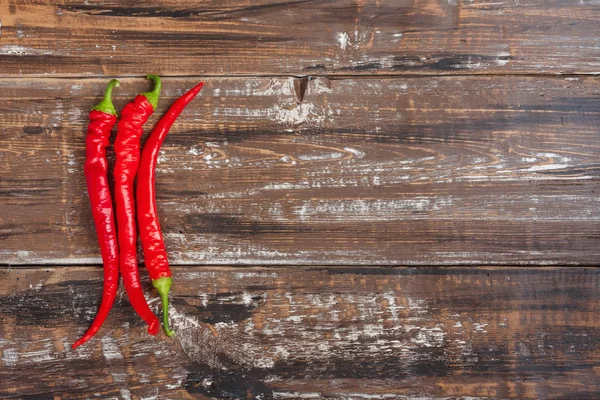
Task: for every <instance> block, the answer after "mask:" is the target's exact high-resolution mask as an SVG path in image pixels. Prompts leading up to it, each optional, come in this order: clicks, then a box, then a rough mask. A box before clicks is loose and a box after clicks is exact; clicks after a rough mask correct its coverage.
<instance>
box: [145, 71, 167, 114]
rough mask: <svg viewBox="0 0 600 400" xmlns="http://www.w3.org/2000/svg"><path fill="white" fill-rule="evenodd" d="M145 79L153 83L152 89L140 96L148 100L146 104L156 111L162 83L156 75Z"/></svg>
mask: <svg viewBox="0 0 600 400" xmlns="http://www.w3.org/2000/svg"><path fill="white" fill-rule="evenodd" d="M146 79H149V80H151V81H153V82H154V89H152V90H151V91H150V92H145V93H142V96H144V97H145V98H146V99H148V103H150V105H151V106H152V108H153V109H156V106H158V96H159V95H160V91H161V89H162V82H161V80H160V77H159V76H158V75H148V76H146Z"/></svg>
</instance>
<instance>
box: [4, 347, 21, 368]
mask: <svg viewBox="0 0 600 400" xmlns="http://www.w3.org/2000/svg"><path fill="white" fill-rule="evenodd" d="M18 362H19V353H18V352H17V349H12V348H11V349H3V350H2V363H3V364H4V365H5V366H7V367H14V366H15V365H17V363H18Z"/></svg>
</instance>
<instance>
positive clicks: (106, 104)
mask: <svg viewBox="0 0 600 400" xmlns="http://www.w3.org/2000/svg"><path fill="white" fill-rule="evenodd" d="M116 87H119V81H118V80H116V79H111V81H110V82H108V86H107V87H106V90H105V91H104V99H102V101H101V102H100V103H98V104H97V105H96V106H94V108H92V110H96V111H101V112H103V113H105V114H111V115H117V110H115V106H114V105H113V102H112V91H113V88H116Z"/></svg>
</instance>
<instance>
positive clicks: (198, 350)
mask: <svg viewBox="0 0 600 400" xmlns="http://www.w3.org/2000/svg"><path fill="white" fill-rule="evenodd" d="M0 279H2V282H3V284H2V286H0V296H1V304H3V306H2V313H0V338H1V340H0V366H1V367H0V397H2V398H9V397H20V396H37V397H35V398H54V399H71V398H88V397H93V396H94V395H96V394H97V395H100V396H101V397H102V398H108V397H116V398H125V399H127V398H157V399H167V398H170V399H174V398H178V399H185V398H208V397H212V398H220V399H226V398H236V399H241V398H263V399H269V398H282V399H283V398H332V399H365V398H375V399H391V398H407V399H423V398H427V399H440V398H448V397H451V398H460V396H471V397H469V398H471V399H488V398H502V399H559V398H560V399H573V400H575V399H586V400H588V399H591V398H595V396H596V395H597V393H599V392H600V378H599V375H600V361H599V357H598V354H599V351H600V340H599V339H600V338H599V332H600V319H599V318H598V315H599V313H600V269H597V268H587V269H586V268H581V267H570V268H535V267H531V268H382V267H379V268H377V267H365V268H348V267H342V268H336V267H329V268H327V267H313V268H285V267H276V268H260V267H251V268H227V267H204V268H185V269H184V268H176V269H175V281H176V284H175V285H174V291H173V307H172V311H171V312H172V322H173V324H174V326H175V328H176V330H177V334H176V336H174V338H173V339H167V338H166V337H165V336H164V335H162V334H160V335H159V336H156V337H150V336H149V335H147V333H146V332H145V327H144V326H143V323H142V322H141V320H140V319H138V318H137V317H135V316H134V315H133V312H132V309H131V307H130V305H129V304H128V301H127V300H126V296H124V295H122V293H121V295H120V296H119V297H118V301H117V303H116V305H115V308H114V310H113V311H112V313H111V314H110V316H109V318H108V320H107V322H106V324H105V326H104V327H103V328H102V330H101V331H100V332H99V334H98V336H97V337H96V338H94V339H93V340H92V341H91V342H89V343H88V344H86V345H84V346H83V347H81V348H80V349H78V350H76V351H72V350H70V344H71V343H72V342H73V341H74V340H75V339H76V338H77V337H78V335H80V334H81V333H83V332H84V330H85V329H86V328H87V326H88V324H89V322H90V320H91V319H92V318H93V315H94V312H95V310H96V307H97V304H98V301H99V297H100V288H101V285H102V283H101V279H102V271H101V269H100V268H91V267H87V268H79V267H69V268H58V267H57V268H32V269H29V268H11V269H3V270H1V271H0ZM144 283H145V286H146V289H147V288H148V287H149V282H148V281H145V282H144ZM151 297H152V296H151ZM152 306H153V307H154V308H155V309H156V308H157V307H158V303H157V302H156V301H153V302H152ZM53 396H54V397H53ZM152 396H155V397H152ZM260 396H262V397H260ZM400 396H406V397H400Z"/></svg>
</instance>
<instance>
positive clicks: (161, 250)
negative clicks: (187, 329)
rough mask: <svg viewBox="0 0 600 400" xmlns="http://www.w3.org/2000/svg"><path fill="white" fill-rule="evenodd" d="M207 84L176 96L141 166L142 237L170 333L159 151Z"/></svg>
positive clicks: (139, 204)
mask: <svg viewBox="0 0 600 400" xmlns="http://www.w3.org/2000/svg"><path fill="white" fill-rule="evenodd" d="M202 86H204V82H201V83H199V84H198V85H196V86H194V88H192V89H191V90H189V91H188V92H187V93H185V94H184V95H183V96H181V97H180V98H179V99H177V100H175V102H174V103H173V105H171V107H170V108H169V110H168V111H167V112H166V113H165V115H163V116H162V118H161V119H160V120H159V121H158V123H157V124H156V126H155V127H154V129H153V130H152V133H151V134H150V136H149V137H148V140H147V141H146V143H145V144H144V150H143V151H142V159H141V162H140V168H139V170H138V184H137V215H138V223H139V225H140V237H141V239H142V248H143V249H144V260H145V264H146V268H147V269H148V274H149V275H150V278H151V279H152V285H153V286H154V287H155V288H156V290H157V291H158V293H159V295H160V298H161V301H162V305H163V324H164V330H165V333H166V334H167V336H173V335H174V334H175V332H173V331H172V330H170V329H169V290H170V289H171V283H172V280H173V278H172V273H171V270H170V269H169V261H168V260H167V250H166V249H165V242H164V241H163V236H162V232H161V230H160V223H159V222H158V217H157V213H156V192H155V182H156V162H157V160H158V151H159V150H160V146H161V145H162V143H163V141H164V140H165V137H166V136H167V133H169V129H170V128H171V126H172V125H173V123H174V122H175V120H176V119H177V117H178V116H179V114H181V112H182V111H183V109H184V108H185V106H186V105H187V104H188V103H189V102H190V101H192V99H193V98H194V97H196V95H197V94H198V93H199V92H200V89H202Z"/></svg>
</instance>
